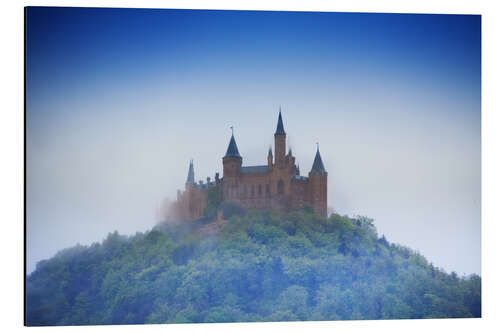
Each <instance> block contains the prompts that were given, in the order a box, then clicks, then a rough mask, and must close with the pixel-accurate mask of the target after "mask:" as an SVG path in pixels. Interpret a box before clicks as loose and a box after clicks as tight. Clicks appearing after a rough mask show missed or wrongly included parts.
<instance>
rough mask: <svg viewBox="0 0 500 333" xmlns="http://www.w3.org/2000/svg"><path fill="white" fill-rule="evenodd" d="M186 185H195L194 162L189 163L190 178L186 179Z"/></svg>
mask: <svg viewBox="0 0 500 333" xmlns="http://www.w3.org/2000/svg"><path fill="white" fill-rule="evenodd" d="M186 184H194V167H193V160H191V161H189V171H188V177H187V179H186Z"/></svg>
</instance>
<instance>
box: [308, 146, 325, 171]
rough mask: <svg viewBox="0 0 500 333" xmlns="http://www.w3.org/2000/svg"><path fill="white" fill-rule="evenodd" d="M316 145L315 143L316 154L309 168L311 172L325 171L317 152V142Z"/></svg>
mask: <svg viewBox="0 0 500 333" xmlns="http://www.w3.org/2000/svg"><path fill="white" fill-rule="evenodd" d="M316 145H317V150H316V156H315V157H314V162H313V166H312V168H311V172H317V173H326V170H325V167H324V166H323V161H322V160H321V155H320V153H319V143H316Z"/></svg>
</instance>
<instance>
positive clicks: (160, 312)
mask: <svg viewBox="0 0 500 333" xmlns="http://www.w3.org/2000/svg"><path fill="white" fill-rule="evenodd" d="M203 224H204V222H203V221H198V222H196V223H194V222H193V223H187V224H186V223H184V224H163V225H159V226H157V227H156V228H155V229H154V230H153V231H150V232H147V233H137V234H136V235H135V236H131V237H125V236H121V235H119V234H118V233H116V232H115V233H112V234H109V236H108V237H107V238H106V239H105V240H104V241H103V242H102V243H95V244H93V245H92V246H75V247H73V248H70V249H66V250H63V251H61V252H59V253H58V254H57V255H56V256H54V257H53V258H51V259H50V260H45V261H42V262H40V263H39V264H38V265H37V268H36V270H35V271H34V272H33V273H32V274H31V275H30V276H29V277H28V281H27V320H28V325H84V324H136V323H186V322H230V321H293V320H341V319H389V318H442V317H480V316H481V278H480V277H479V276H477V275H472V276H469V277H458V276H457V275H456V274H455V273H451V274H448V273H446V272H444V271H443V270H441V269H438V268H436V267H434V266H433V265H432V264H430V263H428V262H427V260H426V259H425V258H424V257H423V256H421V255H419V254H418V253H416V252H415V251H412V250H410V249H408V248H406V247H403V246H400V245H396V244H393V243H389V242H388V241H387V240H386V239H385V238H384V237H381V238H379V237H378V235H377V232H376V230H375V227H374V225H373V222H372V220H370V219H368V218H362V217H360V218H355V219H352V218H348V217H345V216H340V215H336V214H333V215H331V216H330V218H328V219H327V220H325V219H321V218H318V217H316V216H315V215H314V214H312V212H310V211H304V212H301V213H293V214H288V215H279V214H277V213H273V212H256V211H253V212H247V213H244V214H242V215H233V216H231V217H230V218H228V220H227V223H225V224H224V225H223V226H222V227H221V229H220V230H219V231H218V232H216V233H204V232H199V231H200V228H202V229H201V230H203V228H204V225H203Z"/></svg>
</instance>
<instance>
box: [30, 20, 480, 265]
mask: <svg viewBox="0 0 500 333" xmlns="http://www.w3.org/2000/svg"><path fill="white" fill-rule="evenodd" d="M35 14H37V15H46V13H45V14H44V13H42V12H33V15H34V16H33V17H34V18H36V15H35ZM167 14H168V13H165V15H167ZM185 15H188V14H185ZM193 15H194V14H193ZM221 15H222V14H221ZM224 15H225V14H224ZM181 16H182V15H181ZM164 17H168V15H167V16H164ZM280 17H281V16H280ZM335 17H337V16H335ZM335 17H331V18H329V19H328V20H327V21H328V22H330V21H331V20H333V21H335ZM80 19H82V18H80ZM358 19H359V18H356V20H358ZM433 19H434V18H433ZM436 19H437V18H436ZM408 20H409V21H408V22H409V23H408V24H409V25H410V26H411V23H412V22H413V21H411V20H416V21H415V22H414V24H416V25H417V26H424V27H428V26H426V25H425V23H426V22H425V20H424V18H422V17H418V18H415V17H411V16H408ZM422 20H424V22H422ZM446 20H452V21H453V20H455V21H453V22H452V23H453V24H452V26H454V27H460V28H456V29H465V28H464V26H463V24H464V22H463V21H462V20H463V18H462V17H457V18H450V17H447V18H446ZM470 20H471V21H470V29H471V30H474V31H476V30H475V29H477V22H476V19H474V18H473V17H472V18H471V19H470ZM139 21H140V20H139ZM223 21H224V20H221V21H220V22H222V23H220V22H219V21H217V22H219V23H220V24H221V27H218V26H215V25H214V26H211V29H214V31H212V30H210V31H209V32H206V34H201V33H200V35H196V33H194V34H192V35H191V34H188V35H187V37H186V38H187V39H186V42H185V44H176V43H175V42H174V41H172V40H169V39H168V38H170V37H168V38H167V37H165V36H162V37H161V38H160V39H155V38H154V36H153V37H151V36H150V38H149V39H148V40H147V41H144V40H142V39H141V41H142V42H143V44H139V50H140V51H141V52H143V53H141V52H139V53H138V54H135V53H134V54H133V55H131V54H129V55H128V56H125V55H124V56H123V58H120V59H121V60H120V61H118V62H117V63H114V62H112V61H109V58H108V57H109V54H110V53H109V52H106V51H110V50H113V51H114V52H118V51H128V50H132V48H131V46H130V44H131V42H130V40H127V41H126V43H125V42H124V44H119V43H118V42H113V43H111V44H110V45H108V46H106V45H105V44H102V43H98V44H99V47H96V49H97V50H98V51H95V52H96V53H95V54H92V60H88V61H83V62H82V63H81V66H82V68H83V69H84V71H82V72H80V71H81V69H79V68H80V67H77V66H76V67H75V66H74V63H73V61H70V60H69V59H72V58H68V56H67V54H66V52H68V51H67V50H66V48H70V45H69V44H68V43H69V42H64V41H63V43H62V44H60V45H59V46H57V49H56V48H55V46H54V45H55V44H54V45H53V44H51V43H48V44H46V45H45V46H44V47H45V48H41V46H40V45H39V39H37V38H35V37H37V36H39V35H43V34H44V33H47V30H49V31H50V30H51V29H56V27H51V26H50V25H49V26H48V27H47V26H44V27H45V30H43V29H42V30H41V31H39V30H40V29H39V30H36V29H37V28H39V27H40V24H41V23H39V22H38V21H36V19H33V20H32V21H31V24H32V25H31V26H30V27H29V30H28V32H32V34H31V35H30V34H29V33H28V35H29V37H31V38H32V39H30V38H28V43H31V44H29V45H30V46H31V47H30V48H28V51H29V53H30V52H31V53H30V54H29V55H28V71H29V73H28V74H29V75H28V90H27V114H26V115H27V127H26V156H27V160H26V189H27V192H26V211H27V218H26V222H27V233H26V234H27V270H28V273H29V272H32V271H33V270H34V269H35V266H36V263H37V262H38V261H40V260H42V259H47V258H50V257H51V256H53V255H54V254H55V253H56V252H57V251H58V250H61V249H63V248H66V247H70V246H73V245H75V244H77V243H79V244H83V245H86V244H91V243H93V242H97V241H101V240H103V239H104V238H105V237H106V236H107V235H108V233H110V232H113V231H115V230H117V231H119V233H121V234H126V235H131V234H135V233H136V232H137V231H141V232H142V231H146V230H150V229H152V228H153V227H154V226H155V224H156V223H157V222H158V211H159V209H160V207H161V204H162V202H164V200H175V198H176V191H177V190H178V189H181V190H182V189H184V182H185V180H186V176H187V172H188V165H189V160H190V159H191V158H192V159H194V168H195V178H196V180H197V181H198V180H204V181H205V180H206V177H211V178H213V177H214V175H215V172H219V173H220V174H221V176H222V156H223V155H224V153H225V150H226V149H227V144H228V143H229V138H230V135H231V131H230V129H229V127H230V126H234V133H235V138H236V142H237V144H238V148H239V151H240V154H241V155H242V156H243V165H258V164H265V163H266V156H267V149H268V147H269V145H270V144H272V143H273V133H274V130H275V127H276V121H277V114H278V108H279V106H280V105H281V107H282V112H283V121H284V126H285V131H286V132H287V136H288V144H289V145H290V146H291V148H292V150H293V154H294V155H295V156H296V161H297V163H298V164H299V165H300V170H301V174H302V175H307V173H308V172H309V170H310V168H311V166H312V162H313V158H314V154H315V149H316V144H315V143H316V142H319V147H320V151H321V155H322V159H323V162H324V164H325V168H326V170H327V171H328V206H331V207H333V209H334V210H335V211H336V212H338V213H339V214H346V215H350V216H352V215H366V216H368V217H371V218H373V219H375V225H376V227H377V229H378V231H379V234H384V235H385V236H386V237H387V239H388V240H389V241H390V242H395V243H399V244H403V245H407V246H409V247H411V248H413V249H415V250H417V251H419V252H420V253H421V254H423V255H424V256H426V257H427V258H428V259H429V260H430V261H431V262H433V263H434V264H435V265H436V266H438V267H443V268H444V269H445V270H447V271H456V272H457V273H459V274H470V273H478V274H480V272H481V252H480V249H481V239H480V235H481V210H480V207H481V155H480V154H481V141H480V140H481V128H480V123H481V113H480V107H481V105H480V61H479V67H477V59H478V58H477V54H476V53H473V55H471V56H470V57H469V56H460V55H457V54H458V53H457V52H456V50H457V49H458V50H461V49H462V47H463V46H462V43H463V40H466V37H467V38H468V37H470V36H469V35H467V36H465V37H463V36H464V35H463V31H462V30H457V32H456V35H455V34H452V32H448V33H449V34H452V36H451V37H450V36H445V35H440V34H437V35H435V36H433V37H432V38H435V39H436V40H440V38H441V39H444V40H451V42H450V43H449V49H446V50H441V49H437V48H436V46H435V45H436V44H435V43H437V42H436V40H433V41H432V43H430V42H428V41H425V40H424V41H422V40H420V39H418V38H416V37H415V38H414V39H416V40H412V41H411V43H412V44H411V48H410V46H409V45H406V44H401V43H404V42H403V41H402V40H399V44H398V43H397V42H394V39H397V38H396V37H395V36H391V38H388V39H387V41H386V44H385V45H390V48H391V50H392V52H391V54H394V53H395V54H396V55H398V56H400V57H399V58H398V61H395V62H392V63H390V61H388V60H387V59H385V58H384V52H383V51H381V50H380V49H377V50H374V49H372V47H373V45H372V44H371V42H369V41H366V40H364V39H363V40H362V43H361V44H358V46H357V47H353V46H352V45H351V43H348V44H342V45H343V46H342V47H341V48H337V46H338V45H339V44H338V43H335V42H333V41H331V40H330V39H329V38H333V37H331V36H329V35H328V36H325V35H318V38H319V39H321V40H323V42H324V43H326V45H329V46H328V48H327V49H326V51H325V50H323V51H324V52H323V53H322V56H321V57H320V56H319V55H318V54H316V53H315V52H313V51H311V52H308V51H307V50H305V51H300V52H298V53H293V52H290V51H291V50H295V49H294V48H293V47H292V44H290V43H292V42H290V41H289V40H285V41H283V40H281V39H280V38H281V37H282V36H283V35H287V32H286V31H283V30H279V31H278V32H274V34H275V35H274V34H271V35H270V36H269V40H266V43H264V44H265V45H257V46H258V48H259V49H262V50H263V51H262V52H264V53H265V57H264V56H263V55H262V54H258V53H257V52H255V51H253V52H249V53H246V55H245V56H242V54H244V51H245V50H247V48H250V49H252V50H253V47H254V46H252V47H250V46H248V45H250V44H245V43H243V42H241V44H240V43H239V42H237V40H240V39H241V38H243V40H246V38H248V40H250V38H251V36H252V34H257V35H258V36H263V34H264V30H265V29H263V30H260V29H257V30H256V31H253V30H252V29H250V27H252V25H250V24H249V25H245V24H244V23H242V26H241V27H239V28H240V29H242V30H241V31H239V33H240V35H238V34H236V35H234V36H233V35H231V34H230V33H229V32H228V30H227V26H226V25H224V24H225V23H224V22H223ZM333 21H332V22H333ZM120 22H121V21H120ZM162 22H163V21H162ZM166 22H169V21H168V20H166ZM183 22H184V21H182V20H181V23H182V24H186V26H189V24H191V23H189V22H191V21H188V20H187V21H186V22H185V23H183ZM336 22H337V21H336ZM342 22H344V20H342ZM384 22H385V21H384ZM467 22H468V21H467ZM467 22H466V23H467ZM140 23H142V24H143V21H140ZM181 23H180V24H181ZM265 23H266V24H270V23H269V22H268V21H267V20H266V21H265ZM372 23H373V22H368V23H367V24H366V25H362V26H360V28H359V29H361V30H362V31H369V30H370V29H371V28H372V26H371V24H372ZM44 24H45V23H44ZM85 24H89V23H88V22H83V23H82V22H80V21H76V22H74V25H75V26H78V25H80V28H81V26H85ZM120 24H123V23H120ZM130 24H132V26H133V24H134V22H132V23H130ZM136 24H139V23H137V22H136ZM182 24H181V26H182ZM200 24H201V23H200ZM296 24H297V25H298V26H299V27H300V26H301V24H303V22H302V23H301V21H300V19H298V20H297V22H296ZM373 24H375V23H373ZM103 26H104V30H103V31H104V33H103V36H107V35H106V31H107V30H106V27H107V25H106V24H103ZM429 26H431V25H430V24H429ZM465 27H469V26H467V25H466V26H465ZM195 28H196V29H194V31H195V32H196V31H198V30H197V29H198V28H200V29H201V28H203V27H199V26H196V27H195ZM219 28H220V29H222V31H224V32H225V33H226V34H227V35H224V36H225V38H227V40H225V42H221V40H219V39H217V38H216V37H214V36H218V35H217V34H216V33H215V32H216V31H219ZM344 28H345V29H344V30H341V31H339V32H338V33H339V34H341V35H342V36H344V37H343V38H346V39H349V38H352V40H353V41H354V40H358V39H359V38H361V37H360V36H358V34H357V33H354V34H349V32H350V30H349V27H344ZM165 29H166V30H164V31H177V30H168V28H167V27H165ZM311 29H312V30H314V29H315V28H314V25H313V27H312V28H311ZM387 29H388V30H387V31H384V34H381V36H382V35H384V36H388V35H387V34H390V30H391V29H389V28H387ZM429 29H430V28H429ZM436 29H437V30H436V31H441V30H439V29H438V28H436ZM440 29H442V27H441V28H440ZM449 29H451V28H449ZM201 30H202V29H201ZM201 30H200V31H201ZM57 31H59V30H57ZM450 31H454V30H453V29H451V30H450ZM479 31H480V26H479ZM212 33H213V36H212ZM310 33H311V34H314V33H315V32H314V31H311V32H310ZM193 36H197V37H193ZM242 36H243V37H242ZM287 36H288V35H287ZM457 36H462V37H463V38H462V39H460V38H458V37H457ZM474 36H476V35H474ZM78 37H80V38H82V37H81V36H78V35H77V36H76V37H75V35H72V38H76V40H77V41H78V40H79V39H78ZM288 37H289V36H288ZM479 37H480V32H479ZM86 38H87V39H85V40H86V41H87V43H90V44H92V45H93V43H94V39H95V40H98V39H99V38H103V37H96V36H90V37H88V36H87V37H86ZM93 38H94V39H93ZM128 38H131V39H132V40H133V39H134V36H129V37H128ZM196 38H199V40H200V43H201V44H200V46H199V47H200V48H203V47H205V46H206V45H210V47H209V48H208V49H207V48H205V49H204V50H205V51H206V52H205V53H203V54H202V55H200V56H198V57H196V56H194V54H195V53H192V52H191V51H192V49H193V48H195V49H196V48H197V47H198V46H196V45H198V44H196ZM296 38H297V39H298V40H297V41H296V42H297V43H300V41H302V42H303V43H305V44H307V43H314V45H313V46H316V47H317V48H319V46H318V45H322V44H321V43H319V42H318V41H311V40H309V39H307V36H296ZM335 38H340V37H335ZM380 38H382V37H380ZM426 38H428V37H426ZM447 38H448V39H447ZM471 38H472V37H471ZM165 39H166V40H165ZM382 39H383V38H382ZM68 40H70V39H69V37H68ZM213 40H216V41H219V43H214V44H210V41H213ZM274 40H280V41H281V42H280V43H278V44H276V45H274V46H272V47H271V46H269V45H271V44H272V42H273V41H274ZM188 41H190V42H188ZM101 42H102V41H101ZM226 42H227V45H226ZM336 42H338V41H336ZM475 42H476V40H475V39H474V43H475ZM294 43H295V42H294ZM471 43H472V42H471ZM146 44H147V45H146ZM353 44H354V43H353ZM96 45H97V44H96ZM150 45H163V46H162V47H167V50H165V49H161V50H160V52H159V53H158V54H159V55H158V58H155V57H154V55H155V54H156V53H154V52H153V51H152V50H150V49H149V47H150ZM165 45H167V46H165ZM168 45H170V46H171V49H172V50H175V52H167V51H168ZM302 45H303V44H302ZM359 45H361V46H359ZM422 45H423V46H422ZM429 45H432V47H430V46H429ZM474 45H476V44H474ZM310 46H311V45H310ZM151 47H152V46H151ZM387 47H389V46H387ZM357 48H368V49H369V50H370V52H372V53H371V54H373V55H374V57H373V58H370V59H368V58H366V57H365V56H364V54H365V53H363V52H362V51H363V50H359V49H357ZM472 49H473V50H476V47H473V48H472ZM315 50H317V49H315ZM342 50H344V51H345V53H342ZM346 50H347V51H346ZM409 50H410V51H413V52H414V53H412V52H410V51H409ZM375 51H376V52H375ZM89 52H90V51H89ZM325 52H326V53H325ZM377 52H378V53H377ZM478 52H479V59H480V44H479V51H478ZM46 53H47V54H52V55H53V57H52V58H51V60H50V61H49V60H47V59H48V58H47V57H45V56H44V55H45V54H46ZM75 53H77V54H78V52H75ZM125 53H126V52H125ZM388 53H389V52H388ZM183 54H189V57H183V56H182V55H183ZM353 54H354V56H353ZM160 55H161V56H164V57H163V58H162V57H160ZM291 55H293V56H291ZM455 55H456V56H455ZM74 56H75V57H76V55H74ZM417 58H418V60H416V59H417ZM57 59H63V60H64V61H61V62H60V63H59V64H57V65H56V64H55V63H56V60H57ZM138 59H140V61H137V60H138ZM444 59H446V61H445V60H444ZM146 64H148V65H146ZM49 69H50V70H52V74H51V75H47V71H48V70H49ZM67 73H69V74H68V75H66V74H67Z"/></svg>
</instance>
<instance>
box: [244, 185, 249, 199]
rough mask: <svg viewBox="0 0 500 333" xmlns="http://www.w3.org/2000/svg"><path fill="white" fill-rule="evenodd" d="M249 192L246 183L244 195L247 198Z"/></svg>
mask: <svg viewBox="0 0 500 333" xmlns="http://www.w3.org/2000/svg"><path fill="white" fill-rule="evenodd" d="M247 194H248V191H247V185H246V184H245V186H243V196H244V197H245V198H246V197H247Z"/></svg>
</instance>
